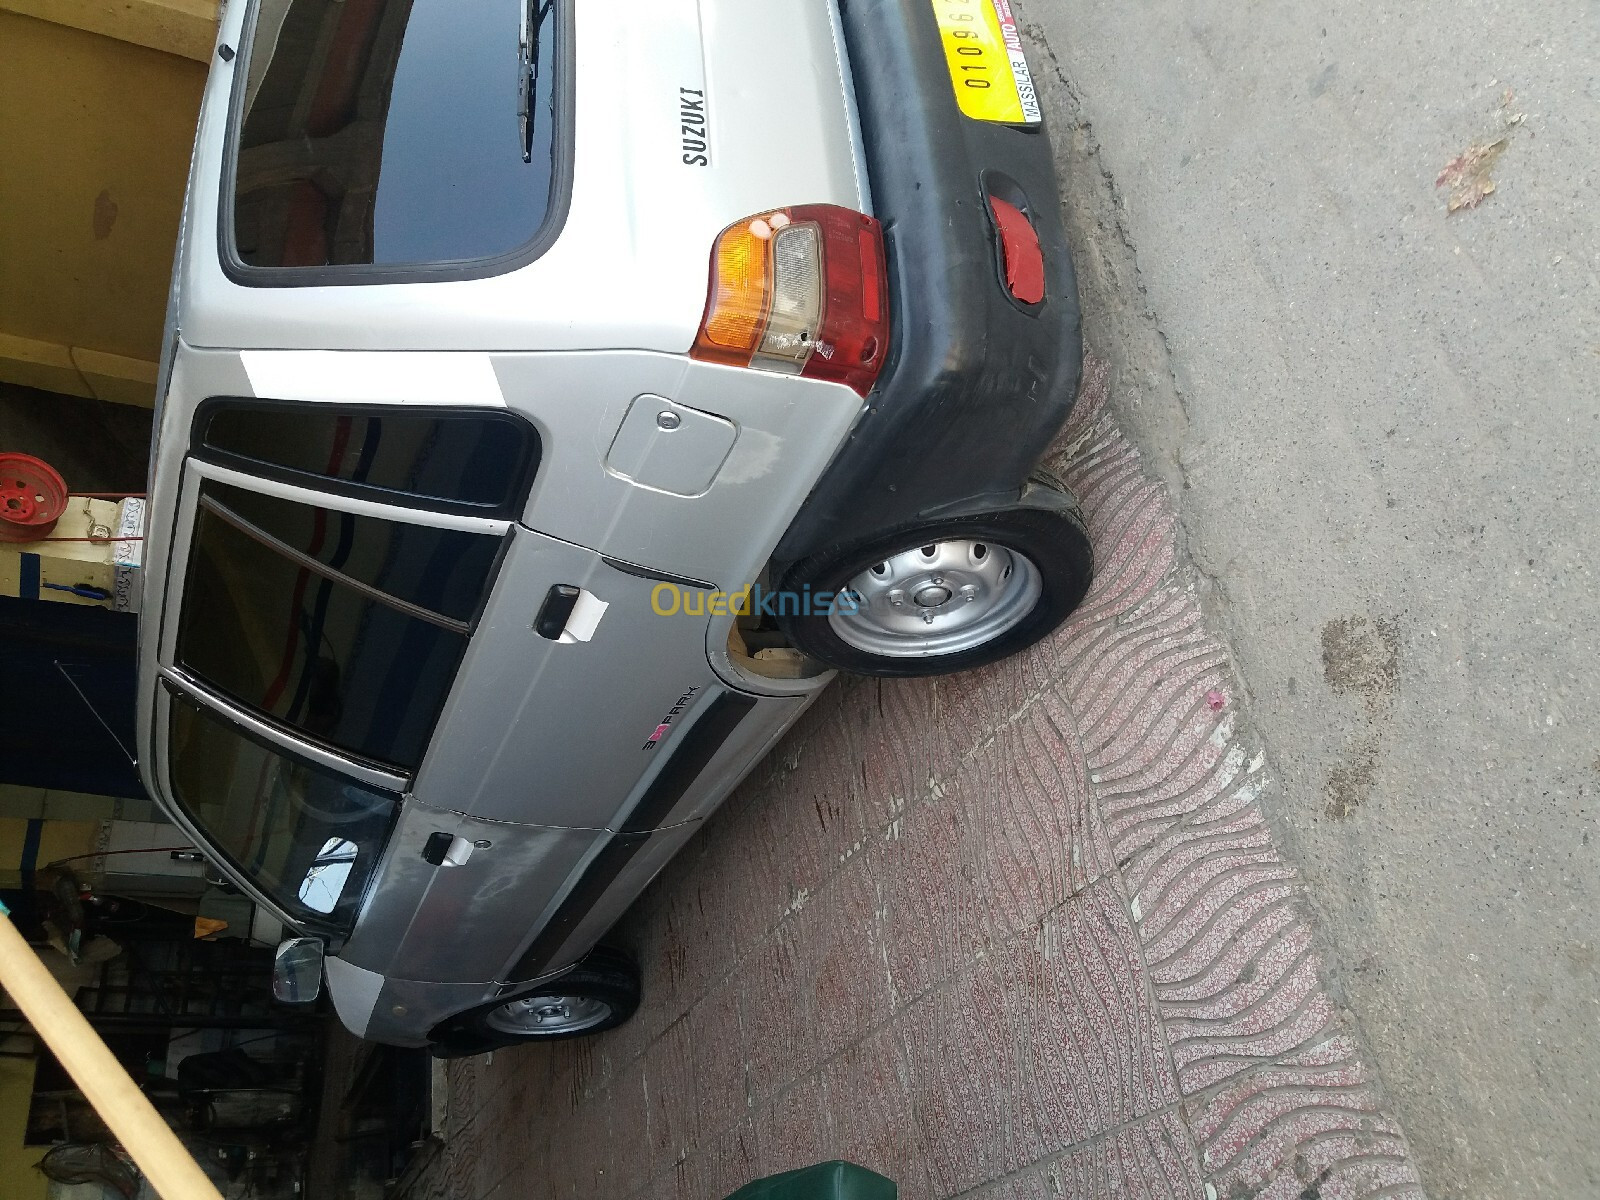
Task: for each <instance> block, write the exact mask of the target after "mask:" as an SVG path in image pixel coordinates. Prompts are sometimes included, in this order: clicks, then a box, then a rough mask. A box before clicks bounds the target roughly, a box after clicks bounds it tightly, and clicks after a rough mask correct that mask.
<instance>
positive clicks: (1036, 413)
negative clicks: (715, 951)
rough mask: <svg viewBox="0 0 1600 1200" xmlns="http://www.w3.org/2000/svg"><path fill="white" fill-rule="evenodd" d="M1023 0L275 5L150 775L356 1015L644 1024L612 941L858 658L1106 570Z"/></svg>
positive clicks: (242, 91) (186, 525) (222, 292)
mask: <svg viewBox="0 0 1600 1200" xmlns="http://www.w3.org/2000/svg"><path fill="white" fill-rule="evenodd" d="M1079 356H1080V345H1079V330H1078V307H1077V294H1076V285H1075V281H1074V278H1073V273H1072V266H1071V262H1070V260H1069V258H1068V254H1067V247H1066V243H1065V238H1064V235H1063V230H1062V224H1061V218H1060V213H1059V201H1058V196H1057V190H1056V182H1055V177H1054V174H1053V165H1052V158H1051V154H1050V149H1049V143H1048V141H1047V140H1046V138H1045V136H1044V134H1043V132H1042V129H1041V124H1040V113H1039V105H1038V101H1037V98H1036V96H1035V94H1034V90H1033V85H1032V82H1031V78H1030V76H1029V74H1028V67H1027V62H1026V59H1025V57H1024V53H1023V48H1022V44H1021V41H1020V38H1019V36H1018V32H1017V24H1016V20H1015V17H1014V16H1013V14H1012V12H1011V10H1010V7H1009V5H1008V3H1007V0H837V2H833V0H815V2H812V3H805V4H796V3H780V2H779V0H615V2H613V3H611V4H608V5H605V6H591V5H583V6H579V5H578V4H577V3H575V0H250V2H248V3H236V4H230V5H228V6H226V7H225V9H224V12H223V17H222V28H221V31H220V38H219V44H218V49H217V56H216V59H215V61H214V63H213V68H212V72H211V78H210V82H209V84H208V86H207V89H206V92H205V97H204V101H203V105H202V111H201V118H200V127H199V136H198V141H197V143H196V149H195V155H194V161H193V168H192V174H191V177H190V182H189V192H188V200H187V204H186V209H185V215H184V222H183V229H182V235H181V239H180V245H179V252H178V261H177V266H176V270H175V276H174V286H173V292H172V302H171V311H170V316H169V338H168V346H167V351H166V354H165V356H164V357H165V361H164V372H163V379H162V382H161V385H160V389H159V390H160V395H161V407H160V412H159V416H158V433H157V441H156V449H155V454H154V461H153V464H152V478H151V486H150V500H151V503H150V527H149V530H148V540H147V543H146V557H145V572H146V581H145V588H146V595H145V606H144V614H143V618H142V622H143V623H142V629H141V644H140V711H139V742H140V745H139V750H140V752H139V759H140V764H141V769H142V771H143V774H144V779H145V782H146V785H147V786H148V788H149V789H150V792H151V794H152V795H154V796H156V797H158V798H159V800H160V801H161V803H162V804H163V805H164V807H165V808H166V809H167V810H168V811H169V812H170V814H171V816H172V819H173V820H174V821H175V822H177V823H178V824H179V825H180V826H181V827H182V828H183V829H184V831H185V832H186V833H187V834H188V835H189V836H191V837H192V838H194V839H195V841H196V843H197V844H198V845H200V846H201V847H203V848H204V850H205V852H206V853H207V854H208V855H210V856H211V857H213V858H214V859H215V860H216V862H217V864H218V866H219V867H220V868H221V869H222V870H223V871H224V872H225V873H226V874H227V875H228V876H229V877H230V878H232V879H233V880H234V881H235V882H236V883H237V885H238V886H239V887H240V888H241V889H243V890H244V891H245V892H247V893H248V894H249V895H250V896H251V897H252V898H253V899H254V900H255V902H256V903H257V904H259V905H260V906H261V907H262V908H263V909H265V910H267V911H269V912H271V913H273V914H275V915H276V916H277V917H278V918H279V919H280V920H281V921H282V922H283V924H284V925H285V927H286V928H287V929H288V930H289V931H290V932H291V933H292V935H293V936H292V937H291V938H290V939H289V940H288V941H286V942H285V944H284V946H283V947H282V948H281V950H280V956H279V957H280V978H279V981H278V987H279V991H280V995H282V996H283V997H284V998H286V999H308V998H311V997H312V996H314V995H315V994H316V992H317V989H318V987H319V986H320V980H321V978H322V977H323V972H325V977H326V980H327V985H328V987H329V989H330V991H331V994H332V999H333V1003H334V1006H335V1007H336V1009H337V1011H338V1013H339V1015H340V1017H341V1018H342V1019H343V1021H344V1022H345V1024H346V1025H348V1026H349V1028H350V1029H351V1030H353V1031H354V1032H356V1033H357V1034H360V1035H363V1036H365V1037H368V1038H373V1039H377V1040H380V1041H385V1042H392V1043H396V1044H400V1045H410V1046H423V1045H426V1046H430V1047H432V1048H433V1049H434V1050H435V1052H436V1053H440V1054H459V1053H469V1052H475V1051H478V1050H482V1049H484V1048H486V1047H491V1046H495V1045H504V1044H508V1043H512V1042H516V1041H521V1040H528V1039H538V1038H550V1037H560V1036H570V1035H574V1034H579V1033H587V1032H593V1031H597V1030H600V1029H604V1028H607V1027H609V1026H611V1025H614V1024H616V1023H617V1022H619V1021H621V1020H623V1019H625V1018H626V1017H627V1016H628V1015H629V1014H630V1013H631V1011H632V1010H633V1007H634V1006H635V1004H636V1003H637V997H638V986H639V985H638V979H637V975H636V972H635V969H634V967H633V966H632V964H631V962H630V961H629V960H628V958H627V956H626V955H625V954H623V953H622V952H621V951H618V950H616V949H612V948H605V947H601V948H598V949H597V948H596V947H597V946H599V944H600V943H601V941H602V939H603V938H604V937H605V935H606V933H607V931H608V930H609V929H610V928H611V926H612V925H613V924H614V923H615V922H616V920H617V919H618V917H619V916H621V914H622V913H623V912H624V910H625V909H626V908H627V907H628V905H629V904H630V902H631V901H632V900H633V899H634V898H635V897H636V896H637V895H638V893H639V892H640V890H641V889H642V888H643V887H644V886H645V885H646V883H648V882H649V880H650V879H651V878H652V877H653V876H654V875H655V874H656V872H657V871H659V870H660V869H661V867H662V866H663V864H665V863H666V862H667V861H668V860H669V859H670V858H671V857H672V856H673V855H674V854H675V853H677V851H678V850H679V849H680V848H681V847H682V846H683V844H684V843H685V842H686V841H688V839H689V838H691V837H692V836H693V835H694V833H695V831H696V830H697V829H698V828H699V826H700V824H701V822H703V821H704V820H705V819H706V818H707V816H708V815H709V814H710V813H711V812H712V811H713V810H714V809H715V808H716V807H717V805H718V804H719V803H720V802H721V801H722V799H723V798H724V797H725V796H726V795H727V794H728V792H729V791H730V790H731V789H732V788H733V787H734V786H735V785H736V784H737V783H738V782H739V781H740V779H741V778H743V777H744V775H745V774H746V773H747V772H748V771H749V770H750V768H751V767H752V766H753V765H754V764H755V763H756V762H757V761H758V760H759V759H760V758H761V756H762V755H763V754H765V753H766V752H767V750H768V749H769V748H770V747H771V746H772V745H773V743H774V742H775V741H777V739H778V738H779V737H780V736H781V735H782V734H783V732H784V731H785V730H786V729H787V728H788V727H789V726H790V725H791V724H792V723H793V722H794V720H795V719H796V718H797V717H798V716H799V715H800V713H801V712H802V711H803V710H804V709H805V707H806V705H807V704H808V703H810V702H811V700H813V699H814V698H815V697H816V695H817V694H818V692H819V690H820V689H821V688H823V687H824V686H826V684H827V682H828V680H829V679H830V678H831V677H832V672H833V671H834V670H835V669H838V670H844V671H851V672H858V673H864V674H875V675H921V674H933V673H937V672H945V671H957V670H962V669H965V668H970V667H974V666H977V665H980V664H983V663H987V662H991V661H993V660H995V659H998V658H1001V657H1003V656H1005V655H1007V654H1010V653H1013V652H1014V651H1016V650H1019V649H1021V648H1023V647H1026V646H1028V645H1030V644H1032V643H1033V642H1035V641H1036V640H1038V639H1039V638H1041V637H1043V636H1044V635H1045V634H1046V633H1048V632H1049V631H1050V630H1052V629H1053V628H1055V627H1056V626H1057V625H1058V624H1059V623H1060V622H1061V621H1062V620H1063V619H1064V618H1065V617H1066V615H1067V614H1068V613H1069V612H1070V611H1071V610H1072V609H1073V607H1074V606H1075V605H1076V604H1077V603H1078V601H1079V600H1080V599H1081V597H1082V596H1083V594H1084V591H1085V589H1086V588H1087V586H1088V583H1089V579H1090V569H1091V568H1090V550H1089V545H1088V541H1087V539H1086V537H1085V535H1084V530H1083V526H1082V524H1081V520H1080V517H1079V515H1078V512H1077V509H1076V506H1075V504H1074V501H1073V500H1072V498H1071V496H1069V495H1068V494H1067V493H1066V491H1065V490H1064V489H1063V488H1062V486H1061V485H1060V483H1059V482H1058V481H1056V480H1054V479H1053V478H1051V477H1050V476H1048V475H1046V474H1043V473H1041V472H1039V471H1037V470H1036V463H1037V461H1038V459H1039V457H1040V456H1041V454H1042V453H1043V452H1044V449H1045V448H1046V446H1047V445H1048V443H1049V442H1050V440H1051V438H1052V437H1053V435H1054V434H1055V433H1056V432H1057V430H1058V429H1059V428H1060V426H1061V424H1062V422H1063V421H1064V420H1065V418H1066V416H1067V413H1068V411H1069V409H1070V407H1071V405H1072V401H1073V397H1074V393H1075V390H1076V387H1077V381H1078V370H1079Z"/></svg>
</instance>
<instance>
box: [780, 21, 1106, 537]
mask: <svg viewBox="0 0 1600 1200" xmlns="http://www.w3.org/2000/svg"><path fill="white" fill-rule="evenodd" d="M840 9H841V12H842V15H843V20H844V29H845V40H846V44H847V48H848V50H849V54H850V60H851V69H852V71H853V73H854V76H855V89H856V98H857V102H858V106H859V109H860V115H861V132H862V140H863V142H864V145H865V151H866V159H867V171H868V178H869V180H870V183H871V186H872V197H873V207H874V210H875V213H876V216H877V217H878V219H879V220H880V221H881V222H882V223H883V227H884V237H885V242H886V245H887V249H888V273H889V291H890V304H891V307H890V320H891V324H892V335H891V337H892V345H891V349H890V353H889V358H888V361H887V363H886V365H885V367H884V371H883V374H882V375H881V376H880V378H879V380H878V384H877V386H876V387H875V388H874V389H873V391H872V394H871V395H870V396H869V397H868V401H867V404H868V407H867V411H866V412H865V413H864V414H863V416H862V418H861V419H860V421H859V422H858V423H857V425H856V427H855V429H854V430H853V432H852V434H851V436H850V440H849V441H848V442H847V443H846V444H845V445H844V447H842V448H841V450H840V452H839V454H838V455H837V456H836V458H835V459H834V461H833V463H832V465H831V466H830V467H829V468H828V470H827V472H826V473H825V474H824V475H823V477H822V479H821V480H820V481H819V482H818V484H817V486H816V488H815V489H814V490H813V491H812V494H811V496H810V497H809V498H808V499H807V501H806V504H805V506H804V507H803V508H802V509H801V511H800V513H799V515H798V516H797V517H796V519H795V522H794V524H793V525H792V526H791V527H790V529H789V531H788V532H787V533H786V534H785V535H784V539H783V541H782V542H781V543H780V545H779V547H778V551H777V553H776V555H775V558H776V559H777V560H778V561H779V562H780V563H792V562H796V561H798V560H800V559H802V558H805V557H807V556H808V555H811V554H814V553H816V552H818V551H819V550H821V549H823V548H824V547H827V546H832V545H836V544H839V543H841V542H850V541H855V540H856V539H857V538H858V537H869V536H872V535H873V534H875V533H881V532H883V531H884V530H886V529H889V528H891V527H893V526H897V525H902V524H905V523H908V522H911V521H914V520H916V519H918V518H919V517H923V516H928V515H932V514H936V513H939V512H948V511H952V510H956V509H965V508H972V507H975V506H983V505H986V504H990V503H1003V502H1005V501H1008V500H1010V499H1013V498H1014V497H1015V496H1016V493H1017V489H1018V488H1019V487H1020V486H1021V485H1022V483H1023V482H1024V481H1025V480H1026V478H1027V476H1028V473H1029V471H1030V470H1032V468H1033V466H1034V465H1035V463H1037V461H1038V459H1039V457H1040V455H1041V454H1042V453H1043V452H1044V450H1045V448H1046V447H1047V446H1048V445H1049V443H1050V441H1051V439H1052V438H1053V437H1054V436H1055V434H1056V432H1057V431H1058V430H1059V429H1060V428H1061V425H1062V423H1063V422H1064V421H1065V420H1066V418H1067V414H1068V413H1069V412H1070V411H1071V409H1072V404H1073V401H1074V399H1075V398H1076V395H1077V389H1078V376H1079V373H1080V371H1081V359H1082V340H1081V333H1080V330H1079V311H1078V287H1077V278H1076V276H1075V275H1074V273H1073V269H1072V260H1071V257H1070V255H1069V253H1068V250H1067V241H1066V233H1065V230H1064V228H1063V225H1062V221H1061V212H1060V200H1059V194H1058V191H1057V186H1056V180H1055V170H1054V163H1053V160H1052V156H1051V151H1050V143H1049V140H1048V138H1047V137H1046V136H1045V134H1044V131H1043V130H1042V129H1041V128H1039V127H1038V126H1035V127H1033V128H1031V129H1022V128H1015V127H1012V126H1006V125H996V124H989V123H984V122H980V121H974V120H972V119H970V118H968V117H966V116H964V115H963V114H962V113H961V111H960V109H959V108H958V107H957V105H956V99H955V94H954V91H953V89H952V86H951V83H950V76H949V73H948V71H947V68H946V66H945V59H944V53H943V49H942V46H941V43H940V39H939V31H938V27H937V25H936V23H935V21H934V13H933V5H932V4H930V3H929V0H841V3H840ZM989 194H995V195H998V196H1000V197H1001V198H1002V199H1006V200H1008V201H1010V202H1012V203H1016V204H1018V206H1019V207H1022V208H1024V210H1025V211H1026V213H1027V215H1028V217H1029V219H1030V220H1031V222H1032V224H1033V226H1034V228H1035V230H1036V231H1037V233H1038V236H1039V244H1040V249H1041V250H1042V252H1043V255H1044V265H1045V297H1044V300H1043V302H1042V303H1041V304H1039V305H1038V306H1036V307H1034V308H1032V309H1030V308H1029V307H1027V306H1024V305H1022V304H1020V303H1019V302H1017V301H1015V300H1014V299H1013V298H1012V296H1011V295H1010V293H1009V291H1008V290H1007V288H1006V286H1005V281H1004V275H1003V267H1002V259H1001V256H1000V250H999V243H998V234H997V232H996V230H995V228H994V224H993V217H992V214H991V212H990V209H989V205H988V201H987V196H988V195H989Z"/></svg>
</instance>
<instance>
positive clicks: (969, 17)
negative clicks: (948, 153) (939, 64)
mask: <svg viewBox="0 0 1600 1200" xmlns="http://www.w3.org/2000/svg"><path fill="white" fill-rule="evenodd" d="M933 11H934V15H935V16H936V17H937V19H938V21H939V35H940V38H941V39H942V40H943V42H944V58H945V63H946V65H947V66H948V67H949V68H950V82H951V84H953V85H954V87H955V90H956V103H957V104H959V105H960V106H961V111H962V112H963V113H965V114H966V115H967V116H969V117H971V118H972V119H973V120H975V121H998V122H1000V123H1001V124H1004V125H1034V124H1037V123H1038V121H1039V94H1038V93H1037V92H1036V91H1035V90H1034V87H1033V76H1032V75H1031V74H1030V73H1029V72H1028V59H1027V57H1026V56H1025V55H1024V54H1023V53H1022V32H1021V29H1020V28H1019V26H1018V24H1017V18H1016V14H1015V13H1014V12H1013V11H1012V8H1011V0H933Z"/></svg>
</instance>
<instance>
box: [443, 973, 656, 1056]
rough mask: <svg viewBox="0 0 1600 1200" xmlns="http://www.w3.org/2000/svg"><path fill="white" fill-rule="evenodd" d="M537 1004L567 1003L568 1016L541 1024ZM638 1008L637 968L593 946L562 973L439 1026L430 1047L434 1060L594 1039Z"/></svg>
mask: <svg viewBox="0 0 1600 1200" xmlns="http://www.w3.org/2000/svg"><path fill="white" fill-rule="evenodd" d="M541 1000H548V1001H550V1002H551V1003H550V1005H548V1006H546V1007H547V1008H559V1007H561V1006H562V1005H563V1004H565V1006H566V1009H567V1013H568V1018H567V1019H565V1020H562V1019H559V1018H558V1019H556V1020H554V1021H551V1022H550V1023H549V1024H547V1025H546V1024H544V1022H543V1021H541V1020H540V1019H538V1018H537V1016H536V1014H537V1013H538V1011H539V1008H538V1002H539V1001H541ZM638 1007H639V967H638V965H637V964H636V963H635V962H634V961H633V959H632V957H631V956H629V955H628V954H627V953H625V952H624V951H622V950H618V949H616V948H614V947H610V946H596V947H595V948H594V949H593V950H591V951H590V952H589V953H588V955H587V956H586V957H585V958H584V959H583V960H582V961H581V962H580V963H578V965H577V966H575V967H573V968H572V970H570V971H568V972H567V973H566V974H565V975H561V976H559V977H558V978H556V979H550V980H546V981H545V982H544V983H541V984H539V985H538V986H537V987H532V988H529V989H528V990H527V991H524V992H517V993H512V994H508V995H505V996H501V997H500V998H498V999H497V1000H495V1001H494V1002H493V1003H492V1004H485V1005H482V1006H481V1007H479V1008H475V1009H471V1010H470V1011H468V1012H464V1013H460V1014H458V1015H456V1016H454V1017H451V1018H450V1019H449V1020H448V1021H445V1022H443V1023H441V1024H440V1025H439V1026H437V1027H436V1028H435V1029H434V1030H433V1033H432V1035H431V1039H432V1044H431V1045H430V1047H429V1049H430V1050H431V1051H432V1052H433V1055H434V1057H435V1058H463V1057H466V1056H467V1055H471V1054H482V1053H484V1052H485V1051H488V1050H497V1049H500V1048H502V1047H505V1046H524V1045H528V1044H529V1043H532V1042H553V1041H560V1040H563V1039H566V1038H575V1037H593V1036H594V1035H595V1034H598V1033H604V1032H605V1031H606V1030H608V1029H615V1028H616V1027H617V1026H618V1025H621V1024H622V1023H623V1022H624V1021H626V1020H627V1019H628V1018H629V1017H631V1016H633V1014H634V1012H635V1010H637V1009H638ZM518 1014H521V1016H518ZM519 1026H521V1027H520V1028H519ZM541 1026H543V1027H541Z"/></svg>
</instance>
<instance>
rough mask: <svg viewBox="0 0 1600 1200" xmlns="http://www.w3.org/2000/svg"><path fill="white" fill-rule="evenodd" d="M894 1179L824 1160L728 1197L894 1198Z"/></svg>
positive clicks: (797, 1199) (748, 1199)
mask: <svg viewBox="0 0 1600 1200" xmlns="http://www.w3.org/2000/svg"><path fill="white" fill-rule="evenodd" d="M899 1194H900V1189H899V1188H897V1187H895V1185H894V1181H893V1180H889V1179H885V1178H884V1177H883V1176H882V1175H879V1174H878V1173H877V1172H876V1171H869V1170H867V1169H866V1168H865V1167H858V1166H856V1165H855V1163H847V1162H825V1163H818V1164H817V1165H816V1166H814V1167H802V1168H801V1169H800V1170H798V1171H785V1172H784V1173H783V1174H782V1175H769V1176H767V1178H765V1179H758V1180H756V1181H755V1182H754V1183H747V1184H745V1185H744V1186H743V1187H742V1188H740V1189H739V1190H738V1191H737V1192H735V1193H734V1194H733V1195H731V1196H729V1197H728V1200H895V1197H897V1196H898V1195H899Z"/></svg>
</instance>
